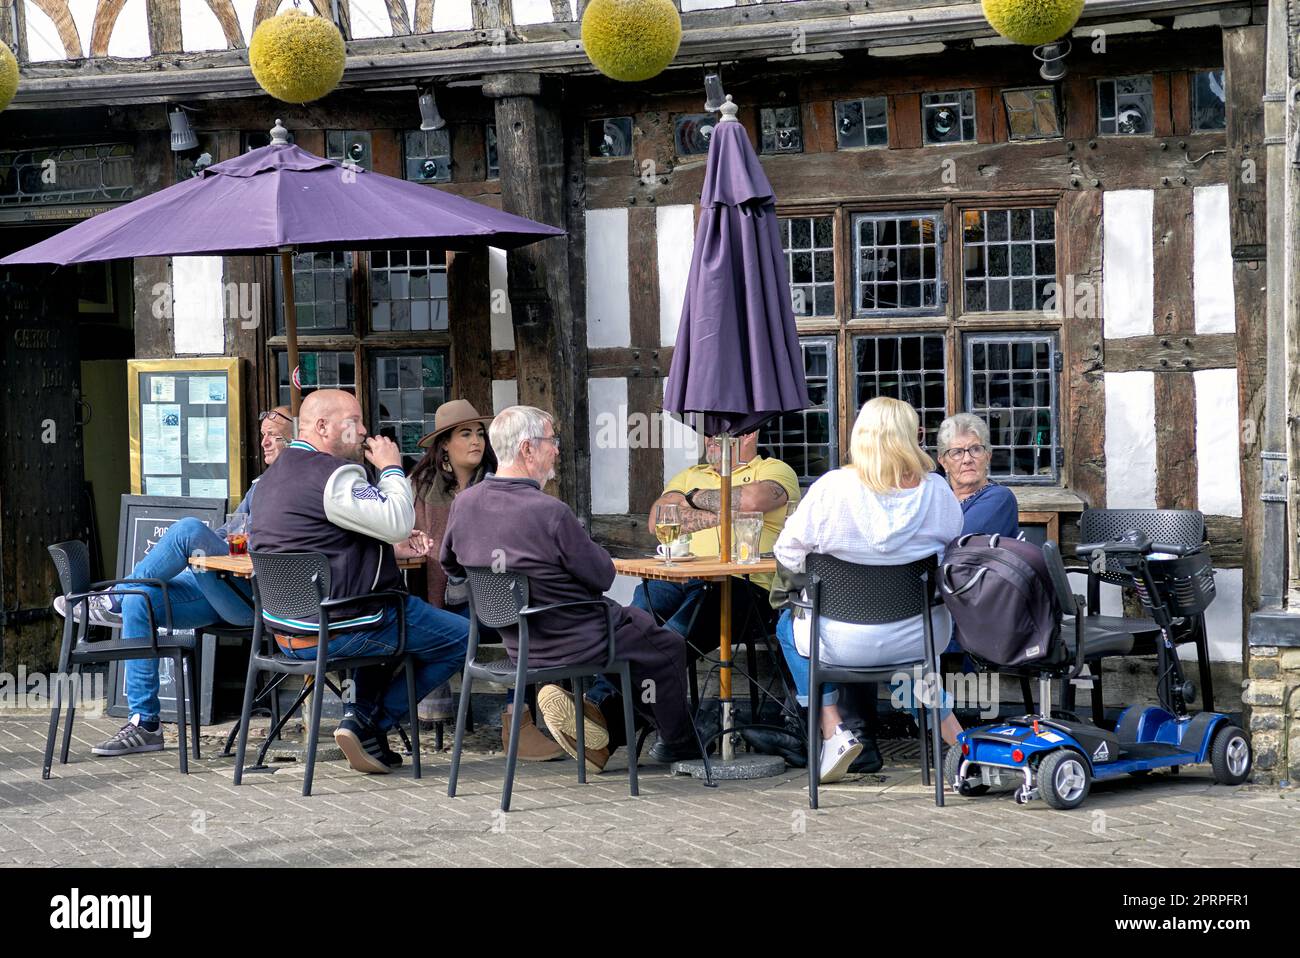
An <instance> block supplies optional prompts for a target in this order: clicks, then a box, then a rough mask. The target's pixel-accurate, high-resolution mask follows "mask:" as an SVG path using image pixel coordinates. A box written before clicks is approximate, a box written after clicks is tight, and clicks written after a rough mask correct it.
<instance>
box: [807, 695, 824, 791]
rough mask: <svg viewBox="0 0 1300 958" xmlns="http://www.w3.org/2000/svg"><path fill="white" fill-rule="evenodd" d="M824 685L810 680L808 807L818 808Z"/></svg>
mask: <svg viewBox="0 0 1300 958" xmlns="http://www.w3.org/2000/svg"><path fill="white" fill-rule="evenodd" d="M821 725H822V684H821V683H820V682H815V681H813V678H812V676H809V679H808V807H809V808H816V807H817V785H818V780H819V779H820V778H821V767H822V759H821V742H822V730H821Z"/></svg>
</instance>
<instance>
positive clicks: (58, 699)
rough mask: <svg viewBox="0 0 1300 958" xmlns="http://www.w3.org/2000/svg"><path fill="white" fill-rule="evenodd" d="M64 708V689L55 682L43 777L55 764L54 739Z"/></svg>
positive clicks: (42, 771) (46, 738)
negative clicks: (60, 713)
mask: <svg viewBox="0 0 1300 958" xmlns="http://www.w3.org/2000/svg"><path fill="white" fill-rule="evenodd" d="M62 709H63V689H62V688H60V687H59V683H55V691H54V706H53V707H52V708H51V709H50V732H49V735H47V736H46V737H45V764H44V765H43V766H42V767H41V778H42V779H48V778H49V777H50V766H52V765H53V764H54V741H55V739H56V738H57V737H58V734H59V712H60V711H61V710H62Z"/></svg>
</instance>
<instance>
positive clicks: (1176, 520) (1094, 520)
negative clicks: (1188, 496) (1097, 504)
mask: <svg viewBox="0 0 1300 958" xmlns="http://www.w3.org/2000/svg"><path fill="white" fill-rule="evenodd" d="M1134 529H1136V530H1137V531H1138V532H1141V533H1143V534H1145V535H1146V536H1147V537H1148V538H1149V539H1150V540H1151V541H1152V542H1168V543H1173V544H1175V545H1184V546H1199V545H1201V544H1202V543H1204V542H1205V516H1203V515H1202V514H1201V513H1199V512H1197V511H1195V510H1194V509H1088V510H1087V511H1086V512H1084V513H1083V515H1081V516H1080V517H1079V541H1080V542H1113V541H1115V540H1116V539H1121V538H1123V536H1124V534H1125V533H1127V532H1131V531H1132V530H1134ZM1098 578H1100V579H1101V580H1102V581H1103V582H1110V583H1112V584H1114V585H1123V586H1131V585H1132V584H1133V577H1132V576H1130V575H1129V573H1128V571H1127V570H1126V569H1125V568H1124V567H1123V566H1122V565H1120V563H1119V561H1118V560H1117V559H1114V558H1111V557H1110V556H1107V557H1106V571H1105V572H1101V573H1098Z"/></svg>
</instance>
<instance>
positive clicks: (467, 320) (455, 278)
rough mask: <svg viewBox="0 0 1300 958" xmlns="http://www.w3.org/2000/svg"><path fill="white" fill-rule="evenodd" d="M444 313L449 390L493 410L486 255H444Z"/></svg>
mask: <svg viewBox="0 0 1300 958" xmlns="http://www.w3.org/2000/svg"><path fill="white" fill-rule="evenodd" d="M447 313H448V316H449V317H450V322H449V329H450V332H451V367H452V391H451V393H450V394H449V395H451V396H454V397H456V398H458V399H468V400H469V401H470V402H472V403H473V404H474V408H475V409H477V410H478V411H479V412H481V413H484V414H487V413H488V412H490V411H491V410H492V290H491V288H490V284H489V281H488V254H487V252H486V251H478V252H473V253H451V254H449V255H448V257H447Z"/></svg>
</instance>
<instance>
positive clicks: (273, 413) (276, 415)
mask: <svg viewBox="0 0 1300 958" xmlns="http://www.w3.org/2000/svg"><path fill="white" fill-rule="evenodd" d="M268 419H283V420H284V421H285V422H287V423H288V424H289V425H291V426H292V425H293V420H292V419H290V418H289V417H288V416H286V415H285V414H284V413H282V412H280V411H279V410H278V409H268V410H267V411H266V412H264V413H262V414H261V415H259V416H258V417H257V421H258V422H266V421H267V420H268Z"/></svg>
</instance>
